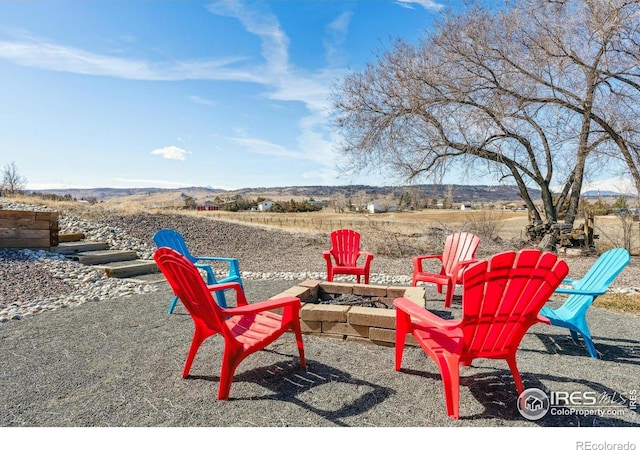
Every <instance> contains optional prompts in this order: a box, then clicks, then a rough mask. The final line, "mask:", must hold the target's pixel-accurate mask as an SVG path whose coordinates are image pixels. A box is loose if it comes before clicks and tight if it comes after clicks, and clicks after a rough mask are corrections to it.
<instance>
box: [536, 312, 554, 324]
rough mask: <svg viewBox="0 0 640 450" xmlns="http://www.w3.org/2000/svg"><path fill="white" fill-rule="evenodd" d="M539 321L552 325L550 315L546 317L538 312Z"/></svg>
mask: <svg viewBox="0 0 640 450" xmlns="http://www.w3.org/2000/svg"><path fill="white" fill-rule="evenodd" d="M538 322H541V323H545V324H547V325H551V320H549V318H548V317H545V316H543V315H542V314H538Z"/></svg>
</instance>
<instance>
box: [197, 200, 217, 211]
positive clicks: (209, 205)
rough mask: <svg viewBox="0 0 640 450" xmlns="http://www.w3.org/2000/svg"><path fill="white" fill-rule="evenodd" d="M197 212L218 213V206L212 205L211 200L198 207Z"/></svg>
mask: <svg viewBox="0 0 640 450" xmlns="http://www.w3.org/2000/svg"><path fill="white" fill-rule="evenodd" d="M197 208H198V211H219V210H220V206H218V205H216V204H215V203H213V202H212V201H211V200H207V201H206V202H204V205H198V207H197Z"/></svg>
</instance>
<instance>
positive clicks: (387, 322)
mask: <svg viewBox="0 0 640 450" xmlns="http://www.w3.org/2000/svg"><path fill="white" fill-rule="evenodd" d="M344 294H352V295H356V296H362V297H371V298H372V299H375V300H382V301H383V303H385V304H387V305H391V304H392V302H393V299H394V298H397V297H406V298H409V299H410V300H412V301H413V302H415V303H416V304H418V305H420V306H422V307H424V306H425V290H424V288H423V287H412V286H407V287H403V286H380V285H367V284H352V283H336V282H327V281H319V280H305V281H303V282H301V283H300V284H298V285H297V286H294V287H292V288H289V289H287V290H286V291H284V292H282V293H280V294H278V295H276V296H274V297H272V298H281V297H288V296H296V297H298V298H300V300H301V301H302V303H303V305H302V309H301V311H300V319H301V320H300V322H301V328H302V332H303V333H305V334H312V335H318V336H325V337H331V338H337V339H343V340H350V341H356V342H368V343H373V344H377V345H384V346H393V345H394V342H395V310H394V309H391V308H384V307H367V306H352V305H340V304H334V303H327V302H321V300H320V297H322V298H323V299H325V298H327V297H331V296H334V298H335V297H339V296H341V295H344ZM364 303H367V301H366V299H365V301H364ZM407 345H417V344H416V342H415V340H414V339H413V338H412V337H411V336H407Z"/></svg>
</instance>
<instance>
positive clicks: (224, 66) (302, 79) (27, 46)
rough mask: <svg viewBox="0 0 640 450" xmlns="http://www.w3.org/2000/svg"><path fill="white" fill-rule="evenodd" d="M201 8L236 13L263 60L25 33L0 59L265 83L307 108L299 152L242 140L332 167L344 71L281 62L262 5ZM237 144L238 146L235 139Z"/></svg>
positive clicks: (336, 33)
mask: <svg viewBox="0 0 640 450" xmlns="http://www.w3.org/2000/svg"><path fill="white" fill-rule="evenodd" d="M422 3H428V2H422ZM207 8H208V10H209V11H210V12H211V13H214V14H218V15H222V16H226V17H232V18H235V19H237V20H238V21H239V22H240V23H241V24H242V25H243V26H244V27H245V29H246V31H247V32H248V33H251V34H253V35H255V36H257V37H258V38H259V39H260V41H261V56H262V58H263V60H262V61H256V60H255V59H253V58H248V57H246V56H236V57H228V58H219V59H200V60H171V61H155V60H147V59H139V58H127V57H126V56H113V55H105V54H99V53H96V52H91V51H87V50H84V49H80V48H76V47H73V46H65V45H61V44H58V43H54V42H49V41H46V40H43V39H40V38H37V37H35V36H31V35H28V34H25V33H21V34H20V35H19V36H11V37H10V38H8V39H4V40H0V58H3V59H6V60H8V61H11V62H13V63H15V64H19V65H24V66H29V67H36V68H39V69H43V70H52V71H59V72H70V73H77V74H85V75H93V76H108V77H114V78H121V79H129V80H148V81H179V80H215V81H239V82H249V83H255V84H258V85H261V86H263V87H264V89H265V91H264V93H263V95H264V97H265V98H268V99H270V100H276V101H283V102H300V103H302V104H304V105H305V107H306V108H307V110H308V112H309V114H308V115H307V116H306V117H304V118H303V119H302V120H300V121H299V123H298V127H299V137H298V145H299V150H298V151H292V150H289V149H286V148H284V147H282V146H279V145H278V144H271V143H268V142H267V141H264V140H262V139H261V138H260V137H258V138H253V140H246V141H244V146H245V147H246V148H248V149H251V150H252V151H254V152H262V153H263V154H271V155H279V156H286V157H291V158H304V159H308V160H312V161H314V162H316V163H317V164H318V166H319V167H318V170H320V171H321V170H326V171H327V173H329V171H332V170H333V164H334V163H333V161H334V160H335V158H334V155H333V150H332V147H333V144H332V138H331V136H330V135H329V134H327V116H328V111H329V109H330V103H329V100H328V97H329V94H330V91H331V86H332V84H333V82H334V81H335V80H336V79H338V78H340V77H341V76H342V75H343V74H344V71H345V69H343V68H340V67H328V68H323V69H318V70H315V71H307V70H302V69H300V68H298V67H296V66H295V65H293V64H292V63H291V62H290V60H289V44H290V39H289V37H288V36H287V34H286V33H285V32H284V31H283V30H282V28H281V25H280V22H279V20H278V18H277V17H276V16H275V15H274V14H273V13H271V12H270V11H269V10H268V5H267V4H263V3H260V2H252V3H250V4H245V3H244V2H242V1H239V0H220V1H217V2H214V3H212V4H210V5H208V7H207ZM351 18H352V15H351V13H349V12H345V13H343V14H341V15H339V16H338V17H336V19H335V20H333V21H332V22H330V23H329V24H328V25H327V27H326V35H325V39H324V41H323V43H324V45H325V48H326V52H327V59H328V61H330V63H334V62H336V61H335V58H336V56H337V55H338V49H339V47H340V45H341V43H342V42H344V40H345V38H346V35H347V33H348V30H349V24H350V21H351ZM188 98H189V100H191V101H193V102H196V103H200V104H205V105H212V104H213V102H212V101H210V100H208V99H206V98H203V97H199V96H196V95H192V96H189V97H188ZM237 144H238V145H242V144H241V143H240V142H238V143H237ZM267 144H270V145H267ZM152 154H154V155H160V156H162V157H163V158H167V159H176V160H185V159H186V155H187V152H186V151H185V150H183V149H180V148H178V147H165V148H160V149H156V150H153V151H152Z"/></svg>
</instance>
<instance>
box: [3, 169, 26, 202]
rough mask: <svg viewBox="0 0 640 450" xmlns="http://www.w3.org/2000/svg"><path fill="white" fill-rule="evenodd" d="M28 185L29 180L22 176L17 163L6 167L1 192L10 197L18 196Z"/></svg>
mask: <svg viewBox="0 0 640 450" xmlns="http://www.w3.org/2000/svg"><path fill="white" fill-rule="evenodd" d="M26 184H27V179H26V178H25V177H23V176H22V175H21V174H20V172H19V171H18V168H17V167H16V163H15V162H11V163H9V164H7V165H6V166H4V171H3V177H2V189H0V192H3V193H5V194H8V195H14V194H18V193H20V192H22V191H23V190H24V188H25V186H26Z"/></svg>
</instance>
